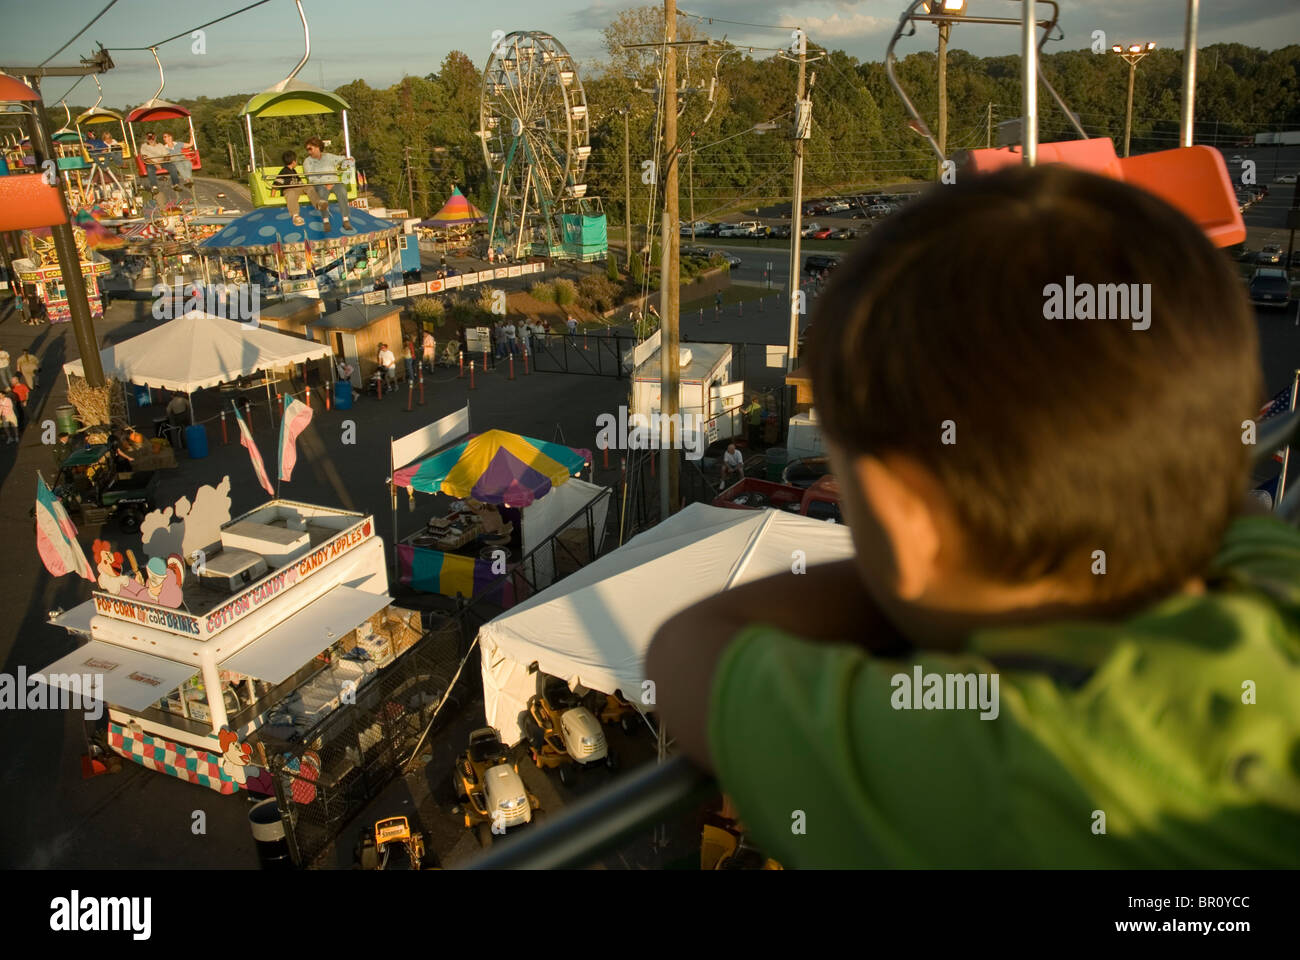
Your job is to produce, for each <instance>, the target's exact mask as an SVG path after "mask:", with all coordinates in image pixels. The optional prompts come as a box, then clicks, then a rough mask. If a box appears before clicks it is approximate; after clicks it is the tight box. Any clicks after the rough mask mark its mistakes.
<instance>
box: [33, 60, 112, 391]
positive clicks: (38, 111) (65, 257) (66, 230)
mask: <svg viewBox="0 0 1300 960" xmlns="http://www.w3.org/2000/svg"><path fill="white" fill-rule="evenodd" d="M86 72H88V73H89V72H98V71H86ZM23 82H24V83H26V84H27V85H28V86H29V87H31V88H32V89H33V90H35V91H36V93H37V95H38V96H37V99H36V100H35V101H33V103H32V154H33V156H34V159H35V163H36V166H35V169H37V170H39V169H41V164H43V163H44V162H45V160H46V159H50V160H53V161H54V162H55V163H57V162H58V160H57V157H58V153H57V152H55V149H54V144H53V142H52V141H51V139H50V118H49V117H48V116H46V113H45V101H44V99H43V98H41V97H40V96H39V94H40V92H41V88H40V86H39V81H38V80H37V79H36V78H35V77H24V78H23ZM59 204H60V206H62V207H63V212H64V217H65V219H64V221H63V222H62V223H58V224H55V225H54V226H52V227H50V233H51V234H52V235H53V238H54V250H55V253H57V254H58V257H59V271H60V273H61V274H62V276H63V288H64V290H66V291H67V294H68V310H69V311H70V312H71V314H72V317H71V319H72V332H73V334H74V335H75V336H76V338H77V349H78V350H79V351H81V364H82V367H83V373H84V374H85V377H86V382H87V383H88V384H90V386H92V387H102V386H104V367H103V364H102V363H101V362H100V357H99V337H98V336H96V334H95V321H94V319H93V318H92V317H91V315H90V302H89V301H88V300H87V299H86V278H85V277H83V276H82V275H81V255H80V254H79V253H78V252H77V240H76V237H75V236H74V235H73V233H72V218H71V215H70V213H69V211H68V206H67V197H66V196H65V195H64V193H63V191H62V190H60V191H59ZM14 279H15V280H16V279H17V278H16V277H15V278H14Z"/></svg>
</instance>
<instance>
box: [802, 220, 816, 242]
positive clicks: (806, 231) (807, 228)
mask: <svg viewBox="0 0 1300 960" xmlns="http://www.w3.org/2000/svg"><path fill="white" fill-rule="evenodd" d="M821 228H822V225H821V224H820V223H805V224H804V225H803V229H802V230H800V231H799V236H801V237H803V238H804V239H805V240H807V239H808V238H809V237H811V236H812V235H813V234H814V233H816V232H817V231H818V230H820V229H821Z"/></svg>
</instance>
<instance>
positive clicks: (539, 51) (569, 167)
mask: <svg viewBox="0 0 1300 960" xmlns="http://www.w3.org/2000/svg"><path fill="white" fill-rule="evenodd" d="M479 120H480V127H479V137H480V138H481V139H482V141H483V157H484V160H485V161H486V162H487V168H488V173H489V177H490V182H491V183H492V185H493V197H492V217H491V228H490V229H491V232H490V234H489V236H490V238H491V239H490V242H491V243H492V244H493V245H494V246H501V247H502V248H503V249H504V250H505V251H508V252H509V253H510V254H511V255H512V256H515V257H519V256H522V255H524V254H527V253H544V254H546V255H548V256H564V241H565V237H566V230H565V226H566V225H565V224H564V223H562V222H561V216H563V215H564V214H566V213H567V214H585V213H587V212H588V208H590V207H592V201H589V200H586V199H585V198H586V196H587V183H586V170H587V160H588V158H589V157H590V156H591V132H590V126H589V120H588V116H587V96H586V93H585V92H584V91H583V89H582V81H581V79H579V77H578V68H577V65H576V64H575V63H574V61H573V58H572V57H571V56H569V51H568V50H566V49H565V48H564V44H562V43H560V41H558V40H556V39H555V37H553V36H551V35H550V34H546V33H540V32H538V31H535V30H520V31H516V32H514V33H510V34H506V35H505V36H504V37H502V38H500V39H498V40H497V41H496V43H494V44H493V47H492V53H491V55H490V56H489V58H488V63H487V67H486V69H484V71H483V90H482V95H481V97H480V102H479ZM595 209H596V210H598V209H599V205H598V204H596V205H595Z"/></svg>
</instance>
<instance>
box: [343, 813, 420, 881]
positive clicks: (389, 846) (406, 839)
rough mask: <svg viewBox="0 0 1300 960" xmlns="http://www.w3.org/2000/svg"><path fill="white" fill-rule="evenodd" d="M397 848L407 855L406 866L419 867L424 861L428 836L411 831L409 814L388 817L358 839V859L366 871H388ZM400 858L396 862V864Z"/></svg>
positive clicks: (407, 867) (394, 862)
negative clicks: (407, 815)
mask: <svg viewBox="0 0 1300 960" xmlns="http://www.w3.org/2000/svg"><path fill="white" fill-rule="evenodd" d="M394 849H400V850H401V851H402V854H403V855H404V856H405V861H406V864H407V866H406V869H408V870H419V869H420V865H421V863H422V862H423V861H424V835H423V834H420V833H412V832H411V824H410V822H409V821H408V820H407V819H406V817H388V818H387V819H385V820H380V821H379V822H377V823H376V824H375V829H374V830H373V831H371V830H367V831H366V832H365V833H363V834H362V835H361V837H360V839H359V840H358V841H357V851H356V861H357V863H358V865H359V866H360V867H361V869H362V870H387V869H389V861H390V860H391V859H392V858H391V854H392V851H393V850H394ZM396 865H397V861H393V866H396Z"/></svg>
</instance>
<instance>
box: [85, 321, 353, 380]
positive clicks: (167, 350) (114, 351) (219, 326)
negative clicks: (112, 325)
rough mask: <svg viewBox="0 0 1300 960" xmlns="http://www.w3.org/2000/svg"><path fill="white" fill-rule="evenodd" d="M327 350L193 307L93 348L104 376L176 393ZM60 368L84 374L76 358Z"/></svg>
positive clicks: (327, 350)
mask: <svg viewBox="0 0 1300 960" xmlns="http://www.w3.org/2000/svg"><path fill="white" fill-rule="evenodd" d="M332 354H333V351H331V350H330V348H329V347H328V346H327V345H325V344H320V343H312V342H311V341H310V340H303V339H300V338H299V337H291V336H288V335H286V334H283V333H276V332H274V331H272V330H266V329H263V328H260V327H256V328H252V329H248V328H246V327H244V325H243V324H241V323H238V322H237V321H234V320H226V319H224V318H222V317H216V316H213V315H211V314H207V313H199V312H197V311H196V312H194V313H190V314H187V315H186V316H183V317H179V318H177V319H175V320H172V321H170V322H168V323H164V324H163V325H162V326H159V327H155V328H154V329H152V330H149V331H147V332H145V333H142V334H140V335H139V336H137V337H132V338H131V339H130V340H124V341H123V342H122V343H117V344H114V345H112V346H111V347H105V348H104V349H103V350H101V351H99V356H100V359H101V360H102V361H103V365H104V375H105V376H106V377H112V378H113V379H115V380H122V381H129V382H130V383H135V384H139V385H140V386H146V387H162V388H164V389H167V390H179V391H181V392H182V393H191V392H193V391H195V390H202V389H204V388H205V387H215V386H218V385H219V384H222V383H229V382H231V381H233V380H237V379H239V378H240V377H244V376H248V375H249V374H252V373H256V372H258V371H259V370H273V369H278V368H282V367H287V366H291V365H293V364H297V363H303V362H304V361H307V360H316V359H319V358H320V357H329V356H332ZM63 372H64V373H67V374H70V375H75V376H78V377H81V376H85V372H84V368H83V366H82V363H81V361H80V360H72V361H70V362H68V363H65V364H64V365H63Z"/></svg>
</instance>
